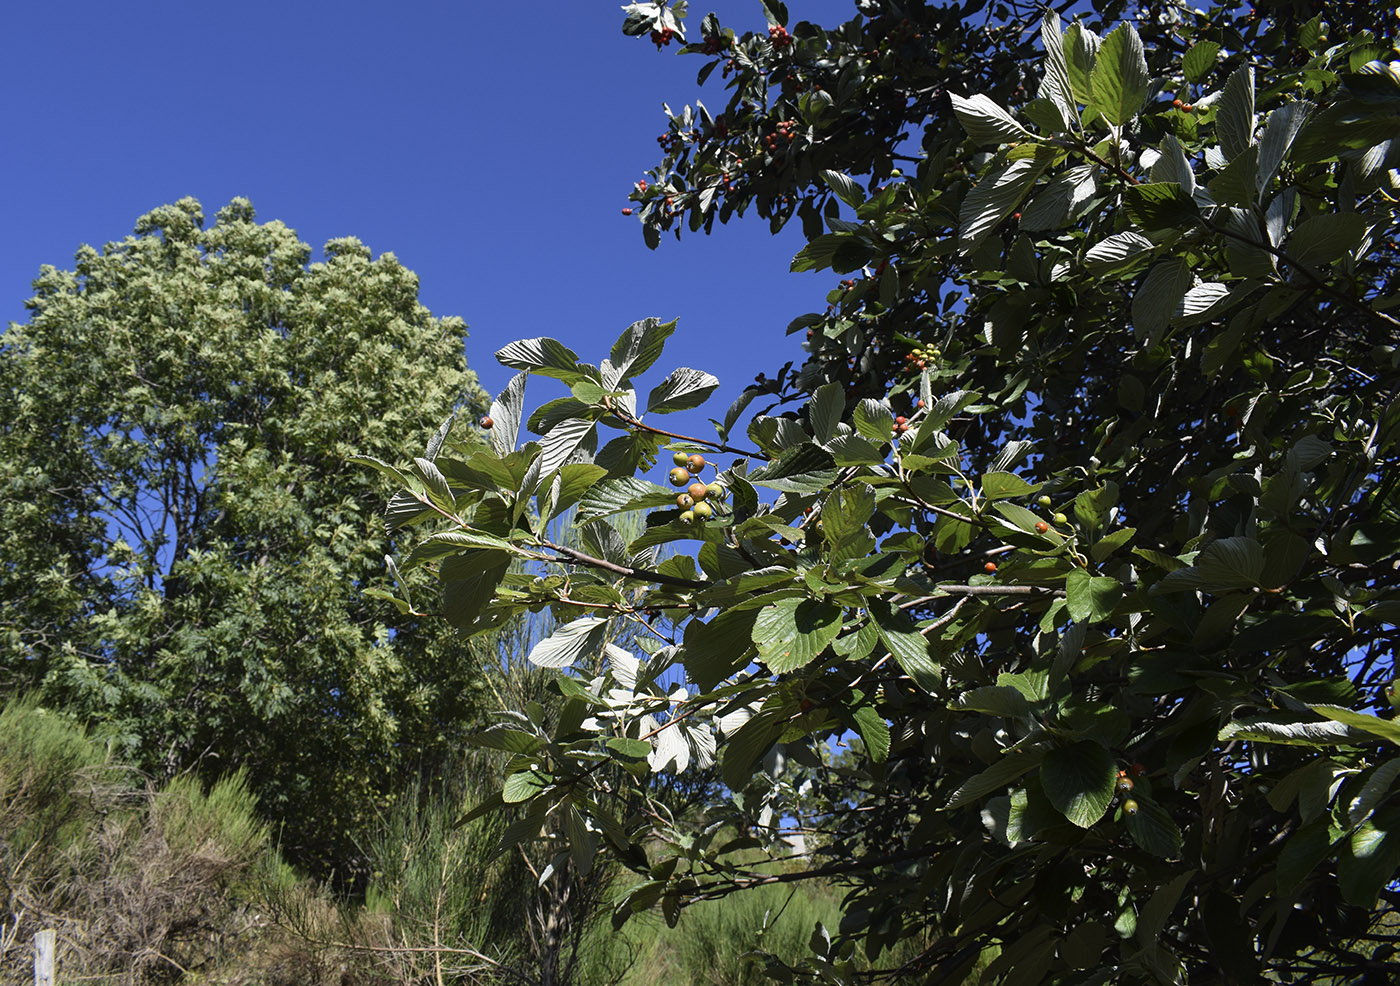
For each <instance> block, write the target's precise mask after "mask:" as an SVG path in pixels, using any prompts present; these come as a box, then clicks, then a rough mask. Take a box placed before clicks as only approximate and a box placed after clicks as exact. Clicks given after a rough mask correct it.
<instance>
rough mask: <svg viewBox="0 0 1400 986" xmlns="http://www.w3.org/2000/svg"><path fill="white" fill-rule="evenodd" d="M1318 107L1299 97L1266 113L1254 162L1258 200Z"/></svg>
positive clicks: (1262, 197)
mask: <svg viewBox="0 0 1400 986" xmlns="http://www.w3.org/2000/svg"><path fill="white" fill-rule="evenodd" d="M1316 109H1317V107H1316V106H1315V105H1313V104H1312V103H1309V102H1307V101H1306V100H1298V101H1296V102H1291V103H1288V104H1286V105H1284V106H1280V107H1279V108H1278V109H1276V110H1274V111H1273V112H1272V113H1270V114H1269V118H1268V121H1267V122H1266V123H1265V124H1264V136H1263V137H1262V138H1260V140H1259V163H1258V165H1257V175H1256V181H1257V192H1258V198H1259V200H1260V201H1262V200H1263V199H1264V192H1265V190H1266V189H1267V188H1268V187H1269V183H1270V182H1271V181H1273V179H1274V175H1275V174H1277V173H1278V169H1279V165H1280V164H1282V163H1283V160H1284V158H1286V157H1287V156H1288V150H1289V148H1291V147H1292V146H1293V141H1294V140H1295V139H1297V137H1298V134H1299V133H1301V132H1302V129H1303V127H1304V125H1305V124H1307V122H1308V118H1309V117H1311V116H1312V114H1313V111H1314V110H1316Z"/></svg>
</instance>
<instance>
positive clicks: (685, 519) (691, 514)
mask: <svg viewBox="0 0 1400 986" xmlns="http://www.w3.org/2000/svg"><path fill="white" fill-rule="evenodd" d="M694 522H695V511H694V510H683V511H681V523H682V524H691V523H694Z"/></svg>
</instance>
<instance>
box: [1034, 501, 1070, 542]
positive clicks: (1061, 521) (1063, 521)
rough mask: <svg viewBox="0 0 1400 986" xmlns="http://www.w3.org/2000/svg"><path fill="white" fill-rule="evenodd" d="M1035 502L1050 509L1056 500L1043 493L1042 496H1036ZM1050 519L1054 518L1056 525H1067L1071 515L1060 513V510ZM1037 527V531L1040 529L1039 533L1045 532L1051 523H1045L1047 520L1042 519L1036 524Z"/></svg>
mask: <svg viewBox="0 0 1400 986" xmlns="http://www.w3.org/2000/svg"><path fill="white" fill-rule="evenodd" d="M1035 502H1036V503H1037V504H1039V505H1040V506H1041V507H1044V508H1046V509H1049V507H1050V504H1052V503H1053V502H1054V501H1053V500H1051V499H1050V497H1048V496H1046V495H1045V494H1043V493H1042V494H1041V495H1040V496H1038V497H1036V498H1035ZM1050 519H1051V520H1053V521H1054V522H1055V526H1056V527H1064V526H1065V525H1067V524H1068V523H1069V517H1068V516H1066V515H1065V514H1063V513H1059V512H1056V513H1055V514H1054V515H1053V516H1052V517H1051V518H1050ZM1035 529H1036V531H1038V532H1039V533H1041V534H1044V533H1045V532H1046V531H1048V530H1049V529H1050V525H1049V524H1047V523H1045V521H1043V520H1042V521H1038V522H1037V523H1036V525H1035Z"/></svg>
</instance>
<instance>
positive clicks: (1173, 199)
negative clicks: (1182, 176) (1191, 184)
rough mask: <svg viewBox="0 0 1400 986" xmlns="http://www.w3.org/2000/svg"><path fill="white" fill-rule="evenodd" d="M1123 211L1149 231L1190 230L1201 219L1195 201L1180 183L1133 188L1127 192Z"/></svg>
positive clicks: (1160, 182) (1148, 183) (1131, 186)
mask: <svg viewBox="0 0 1400 986" xmlns="http://www.w3.org/2000/svg"><path fill="white" fill-rule="evenodd" d="M1123 208H1124V209H1125V210H1127V213H1128V218H1129V219H1131V220H1132V221H1133V222H1135V223H1137V224H1138V225H1139V226H1141V227H1142V228H1143V229H1147V230H1154V229H1170V228H1172V227H1177V226H1181V227H1185V226H1190V225H1193V224H1194V223H1195V221H1196V219H1198V218H1199V216H1200V209H1199V208H1197V206H1196V202H1195V200H1194V199H1193V198H1192V197H1191V196H1190V195H1188V194H1187V192H1186V189H1184V188H1182V187H1181V183H1180V182H1176V181H1154V182H1145V183H1143V184H1141V185H1129V186H1128V187H1127V188H1125V189H1124V190H1123Z"/></svg>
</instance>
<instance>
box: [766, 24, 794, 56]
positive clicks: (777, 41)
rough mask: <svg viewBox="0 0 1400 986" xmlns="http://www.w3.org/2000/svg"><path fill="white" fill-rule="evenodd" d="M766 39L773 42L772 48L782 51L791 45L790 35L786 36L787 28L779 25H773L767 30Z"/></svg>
mask: <svg viewBox="0 0 1400 986" xmlns="http://www.w3.org/2000/svg"><path fill="white" fill-rule="evenodd" d="M768 39H769V40H770V41H772V42H773V48H774V49H775V50H777V51H782V50H783V49H784V48H786V47H787V46H788V45H790V44H792V35H791V34H788V30H787V28H785V27H783V26H782V25H781V24H774V25H773V26H772V27H770V28H769V29H768Z"/></svg>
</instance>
